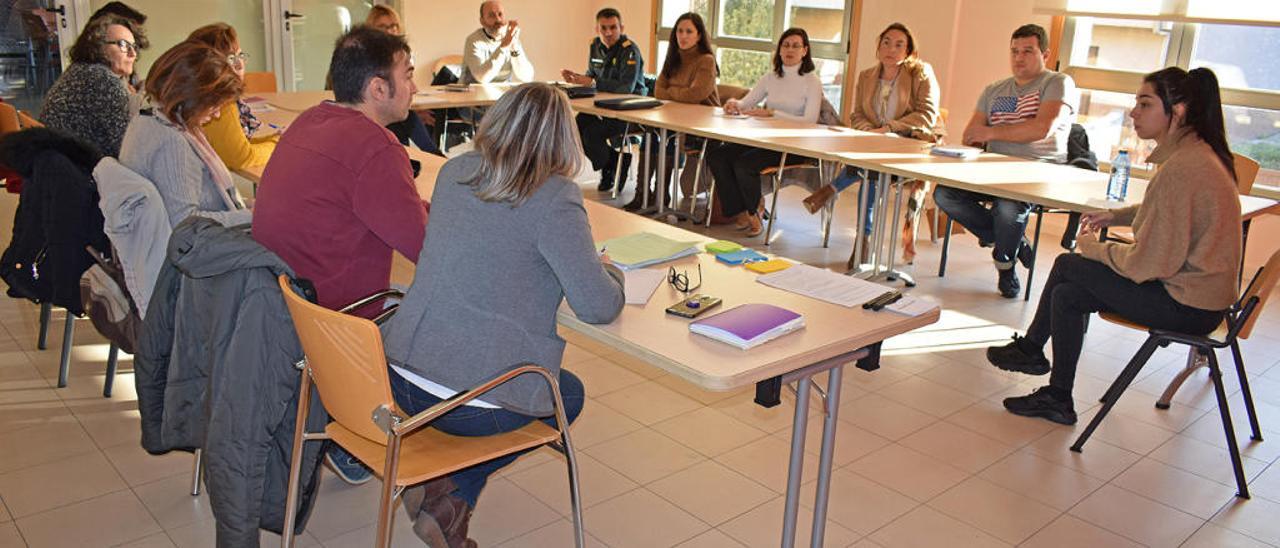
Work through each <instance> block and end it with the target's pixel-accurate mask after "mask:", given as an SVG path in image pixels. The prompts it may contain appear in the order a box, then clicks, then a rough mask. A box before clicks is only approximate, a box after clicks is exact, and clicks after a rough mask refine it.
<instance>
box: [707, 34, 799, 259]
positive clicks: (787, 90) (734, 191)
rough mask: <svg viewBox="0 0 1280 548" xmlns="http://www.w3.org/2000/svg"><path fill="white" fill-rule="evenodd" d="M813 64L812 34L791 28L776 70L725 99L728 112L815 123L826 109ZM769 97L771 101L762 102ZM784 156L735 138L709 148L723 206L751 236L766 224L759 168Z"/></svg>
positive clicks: (775, 57) (778, 53)
mask: <svg viewBox="0 0 1280 548" xmlns="http://www.w3.org/2000/svg"><path fill="white" fill-rule="evenodd" d="M814 68H815V67H814V64H813V56H812V55H810V53H809V34H808V33H806V32H805V31H804V29H801V28H790V29H787V30H786V31H784V32H783V33H782V37H781V38H779V39H778V47H777V49H775V50H774V52H773V70H772V71H769V72H768V73H766V74H765V75H764V76H762V77H761V78H760V81H759V82H757V83H756V85H755V87H753V88H751V91H750V92H749V93H747V96H746V97H743V98H742V100H741V101H737V100H733V99H730V100H729V101H728V102H726V103H725V104H724V112H725V114H730V115H737V114H745V115H747V116H756V117H760V118H770V117H774V116H776V117H778V118H786V119H789V120H799V121H802V122H808V123H811V124H812V123H816V122H817V121H818V113H819V111H821V110H822V81H821V80H819V79H818V75H817V73H815V72H814ZM766 101H767V106H761V103H764V102H766ZM781 159H782V153H781V152H776V151H772V150H766V149H763V148H754V147H750V146H746V145H739V144H735V143H723V144H721V145H719V146H717V147H716V148H715V149H712V150H711V151H709V152H707V165H708V166H709V167H710V168H711V173H712V175H714V176H715V178H716V187H717V188H718V189H720V207H721V211H722V212H723V214H724V215H725V216H726V217H732V218H733V220H734V224H735V225H737V227H738V230H745V231H746V235H747V237H749V238H751V237H755V236H759V235H760V232H761V230H762V226H763V225H762V224H761V222H760V217H759V215H758V214H757V211H758V210H759V208H760V170H762V169H764V168H766V167H768V166H776V165H778V162H780V161H781ZM804 160H805V158H804V157H802V156H797V155H794V154H792V155H788V156H787V162H788V163H799V162H803V161H804Z"/></svg>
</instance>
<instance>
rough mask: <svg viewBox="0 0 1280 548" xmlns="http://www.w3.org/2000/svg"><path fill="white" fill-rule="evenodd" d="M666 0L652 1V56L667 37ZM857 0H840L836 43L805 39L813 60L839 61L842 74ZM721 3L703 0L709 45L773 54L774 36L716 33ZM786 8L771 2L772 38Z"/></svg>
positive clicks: (781, 1) (780, 0) (781, 0)
mask: <svg viewBox="0 0 1280 548" xmlns="http://www.w3.org/2000/svg"><path fill="white" fill-rule="evenodd" d="M668 1H669V0H657V1H656V2H655V3H654V14H655V15H656V17H655V18H654V22H653V26H654V35H653V52H654V54H655V55H656V54H657V51H658V43H659V42H663V41H666V40H667V37H668V36H671V27H668V26H664V25H663V24H662V23H663V21H662V13H663V8H665V7H666V6H665V4H666V3H667V2H668ZM677 1H679V0H677ZM687 1H688V0H684V2H687ZM859 1H860V0H843V2H844V10H843V13H842V14H841V19H840V28H841V33H840V41H839V42H828V41H820V40H813V39H810V41H809V54H810V55H812V56H813V57H814V59H829V60H833V61H840V62H842V63H844V65H845V73H846V74H848V72H849V70H850V67H849V45H850V43H851V39H852V38H853V37H852V36H850V34H852V32H851V30H850V29H851V24H852V19H853V17H854V9H855V7H856V3H857V2H859ZM684 2H681V3H684ZM724 2H725V0H708V1H707V8H708V14H707V20H706V21H704V23H706V25H707V34H708V38H709V39H710V40H711V46H712V47H713V48H716V49H717V50H718V49H719V48H722V47H724V48H729V49H737V50H747V51H758V52H763V53H767V54H769V55H773V50H774V46H775V45H776V42H775V38H772V37H771V38H769V39H761V38H744V37H741V36H732V35H723V34H721V33H720V19H721V13H720V10H721V5H722V4H723V3H724ZM787 8H788V4H787V0H774V3H773V36H774V37H777V36H781V35H782V31H784V30H787V29H786V24H787ZM660 63H661V60H660V59H654V62H653V67H654V70H657V67H658V65H659V64H660ZM844 80H845V81H844V82H841V86H840V87H841V91H840V93H841V96H842V97H843V96H844V95H846V94H847V93H848V92H849V86H850V84H849V83H848V78H845V79H844ZM837 108H839V106H838V105H837Z"/></svg>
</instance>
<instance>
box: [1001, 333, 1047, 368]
mask: <svg viewBox="0 0 1280 548" xmlns="http://www.w3.org/2000/svg"><path fill="white" fill-rule="evenodd" d="M1033 346H1034V345H1032V344H1031V343H1030V342H1028V341H1027V339H1026V338H1025V337H1019V336H1017V335H1014V336H1013V342H1011V343H1009V344H1006V345H1004V346H992V347H989V348H987V361H989V362H991V365H994V366H996V367H998V368H1000V369H1003V370H1005V371H1014V372H1018V373H1026V374H1028V375H1043V374H1045V373H1048V372H1049V359H1048V358H1046V357H1044V352H1043V351H1042V350H1040V349H1037V348H1028V347H1033Z"/></svg>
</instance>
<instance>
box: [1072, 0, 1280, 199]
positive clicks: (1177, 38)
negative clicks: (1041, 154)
mask: <svg viewBox="0 0 1280 548" xmlns="http://www.w3.org/2000/svg"><path fill="white" fill-rule="evenodd" d="M1080 17H1082V16H1067V17H1066V21H1065V23H1064V25H1063V32H1062V46H1061V47H1060V48H1059V49H1058V63H1059V66H1060V67H1062V69H1061V70H1062V72H1064V73H1066V74H1067V75H1069V76H1071V78H1072V79H1073V80H1075V83H1076V87H1077V88H1079V89H1081V90H1099V91H1111V92H1116V93H1125V94H1133V93H1134V90H1136V89H1138V88H1139V87H1141V86H1142V77H1143V76H1145V75H1146V73H1145V72H1135V71H1129V70H1120V69H1106V68H1097V67H1088V66H1078V65H1072V64H1071V52H1072V49H1073V45H1074V41H1075V39H1076V24H1077V22H1078V20H1079V18H1080ZM1090 17H1091V18H1094V19H1131V20H1136V19H1132V18H1126V17H1101V16H1099V17H1092V16H1090ZM1144 20H1145V19H1144ZM1169 23H1170V24H1172V28H1171V29H1170V38H1169V46H1168V49H1167V50H1166V55H1165V65H1164V67H1158V68H1156V69H1153V70H1159V69H1160V68H1166V67H1181V68H1183V69H1187V70H1190V68H1191V60H1192V55H1193V53H1194V51H1195V46H1196V40H1197V38H1198V37H1199V34H1200V23H1188V22H1176V21H1172V22H1169ZM1241 26H1255V25H1241ZM1221 92H1222V104H1223V105H1225V106H1234V107H1245V108H1255V109H1262V110H1276V111H1280V92H1277V91H1267V90H1258V89H1241V88H1222V90H1221ZM1104 163H1105V162H1104ZM1251 193H1252V194H1253V195H1255V196H1263V197H1267V198H1271V199H1278V200H1280V186H1267V185H1262V184H1256V185H1254V188H1253V191H1252V192H1251Z"/></svg>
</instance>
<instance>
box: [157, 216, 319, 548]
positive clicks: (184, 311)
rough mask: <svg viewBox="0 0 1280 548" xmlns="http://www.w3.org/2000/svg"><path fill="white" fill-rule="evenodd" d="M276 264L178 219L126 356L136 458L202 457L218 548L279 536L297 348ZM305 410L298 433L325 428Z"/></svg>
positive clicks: (311, 454)
mask: <svg viewBox="0 0 1280 548" xmlns="http://www.w3.org/2000/svg"><path fill="white" fill-rule="evenodd" d="M280 274H288V275H292V274H293V271H292V270H290V269H289V267H288V266H287V265H285V264H284V261H282V260H280V258H279V257H277V256H276V255H275V254H274V253H271V252H270V251H267V250H266V248H263V247H262V246H261V245H258V243H257V242H255V241H253V239H252V238H251V237H249V235H248V233H247V232H246V231H245V230H244V228H243V227H242V228H226V227H223V226H222V225H220V224H218V223H217V222H216V221H213V220H210V219H207V218H202V217H194V216H193V217H190V218H188V219H187V220H185V221H183V222H181V223H179V224H178V226H176V227H174V229H173V236H172V237H171V238H170V240H169V248H168V260H167V261H166V263H165V265H164V267H163V268H162V269H161V271H160V277H159V279H158V280H157V282H156V287H155V291H154V293H153V294H152V297H151V304H150V306H149V309H148V311H147V315H146V322H145V324H144V327H143V332H142V335H141V337H140V338H139V341H138V347H139V348H138V354H137V355H136V356H135V362H134V363H135V365H134V368H135V371H136V374H137V390H138V410H139V412H140V413H141V415H142V447H143V449H146V450H147V451H149V452H151V453H164V452H167V451H170V450H173V449H183V450H192V449H196V448H203V449H204V463H205V486H206V487H207V489H208V493H209V499H210V502H211V503H212V507H213V514H214V517H216V518H217V521H218V525H217V544H218V546H219V547H232V546H234V547H237V548H239V547H244V546H257V545H258V528H259V527H261V528H263V529H268V530H270V531H274V532H277V533H279V532H280V530H281V528H282V527H283V525H284V505H285V496H286V485H287V482H288V474H289V461H290V457H291V452H292V448H293V430H294V420H295V418H296V417H297V408H298V385H299V382H300V372H299V371H298V369H296V368H295V366H294V364H295V363H297V362H299V361H300V360H301V359H302V356H303V354H302V346H301V344H300V343H299V342H298V337H297V334H296V333H295V332H294V329H293V321H292V319H291V318H290V316H289V311H288V309H287V308H286V307H285V304H284V299H283V297H282V296H281V295H280V286H279V285H278V284H277V282H276V277H277V276H278V275H280ZM319 401H320V400H319V398H316V399H314V400H313V402H314V403H313V405H312V407H311V412H310V413H309V415H308V417H307V429H308V430H309V431H320V430H323V429H324V426H325V424H326V423H327V422H328V416H327V414H326V413H325V411H324V408H323V407H322V406H320V405H317V404H318V403H319ZM321 446H322V444H320V443H314V442H313V443H308V444H306V445H304V446H303V447H304V450H303V459H302V461H303V468H302V474H301V478H302V485H301V494H302V498H301V499H300V502H301V504H300V505H299V511H298V514H299V519H298V521H297V523H298V526H297V528H296V530H297V531H298V532H301V531H302V530H303V529H304V528H305V526H306V518H307V515H308V513H309V512H310V509H311V502H312V500H313V496H314V494H315V490H316V487H317V485H318V483H319V482H318V481H316V480H317V479H318V477H319V476H318V471H319V467H318V465H319V461H320V456H321V454H320V449H321Z"/></svg>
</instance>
